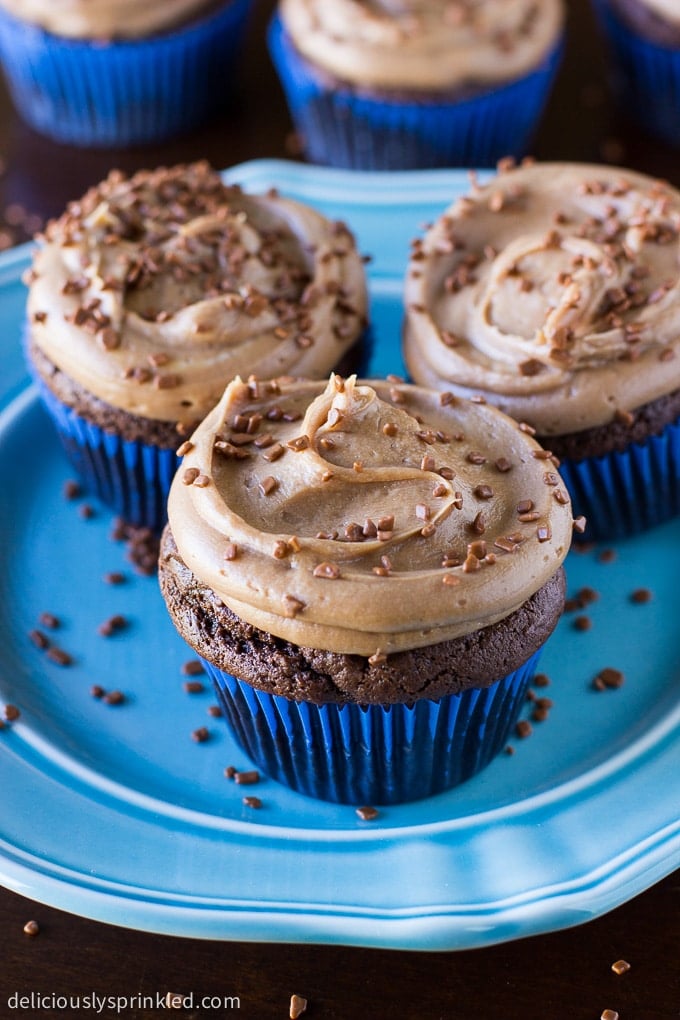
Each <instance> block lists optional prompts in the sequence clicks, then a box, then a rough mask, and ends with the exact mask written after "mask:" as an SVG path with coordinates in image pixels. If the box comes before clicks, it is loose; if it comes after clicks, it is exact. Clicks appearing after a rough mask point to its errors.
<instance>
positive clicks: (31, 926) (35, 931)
mask: <svg viewBox="0 0 680 1020" xmlns="http://www.w3.org/2000/svg"><path fill="white" fill-rule="evenodd" d="M39 934H40V925H39V924H38V922H37V921H27V922H26V924H25V925H24V935H30V936H31V938H34V937H35V936H36V935H39Z"/></svg>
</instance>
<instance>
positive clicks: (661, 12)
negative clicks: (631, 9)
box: [623, 0, 680, 28]
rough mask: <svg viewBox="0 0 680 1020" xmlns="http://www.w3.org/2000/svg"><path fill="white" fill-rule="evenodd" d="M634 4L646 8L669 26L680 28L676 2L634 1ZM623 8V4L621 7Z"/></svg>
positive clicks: (679, 14) (668, 0) (670, 0)
mask: <svg viewBox="0 0 680 1020" xmlns="http://www.w3.org/2000/svg"><path fill="white" fill-rule="evenodd" d="M635 4H637V5H639V6H641V7H642V8H645V7H646V8H647V9H648V10H649V11H651V13H652V14H655V15H656V16H657V17H659V18H663V19H664V21H667V22H668V24H669V25H675V26H676V27H678V28H680V9H678V4H677V0H635ZM623 6H624V7H625V4H624V5H623Z"/></svg>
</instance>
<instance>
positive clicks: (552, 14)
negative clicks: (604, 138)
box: [269, 0, 564, 170]
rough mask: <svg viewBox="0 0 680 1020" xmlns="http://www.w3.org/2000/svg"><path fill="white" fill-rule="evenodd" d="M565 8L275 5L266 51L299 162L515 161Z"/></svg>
mask: <svg viewBox="0 0 680 1020" xmlns="http://www.w3.org/2000/svg"><path fill="white" fill-rule="evenodd" d="M563 17H564V14H563V6H562V0H543V2H541V3H538V2H537V0H460V2H456V3H442V2H440V0H375V2H371V3H359V2H356V0H334V2H333V3H328V2H326V0H281V2H280V4H279V8H278V12H277V14H276V15H275V17H274V19H273V21H272V23H271V25H270V31H269V43H270V51H271V54H272V58H273V61H274V64H275V66H276V68H277V71H278V73H279V77H280V79H281V82H282V85H283V88H284V90H285V93H286V96H287V99H288V104H289V106H290V110H291V114H292V117H293V120H294V122H295V125H296V128H297V131H298V132H299V134H300V135H301V139H302V143H303V146H304V149H305V152H306V155H307V157H308V158H309V159H310V160H311V161H313V162H316V163H326V164H331V165H333V166H340V167H351V168H360V169H367V170H394V169H411V168H417V167H436V166H491V165H493V164H494V163H495V162H496V161H497V160H498V159H499V158H501V157H502V156H505V155H508V154H514V155H516V156H520V155H523V154H524V152H525V151H526V149H527V147H528V145H529V144H530V140H531V137H532V134H533V131H534V128H535V127H536V124H537V122H538V120H539V117H540V115H541V112H542V110H543V107H544V105H545V102H546V99H547V96H548V93H549V90H550V87H551V84H552V81H553V78H554V76H555V73H556V70H557V67H558V64H559V57H560V53H561V40H562V34H563Z"/></svg>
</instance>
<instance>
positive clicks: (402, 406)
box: [168, 376, 572, 657]
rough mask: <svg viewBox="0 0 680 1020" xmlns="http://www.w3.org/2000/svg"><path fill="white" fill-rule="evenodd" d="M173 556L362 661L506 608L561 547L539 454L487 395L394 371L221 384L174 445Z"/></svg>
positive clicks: (562, 530)
mask: <svg viewBox="0 0 680 1020" xmlns="http://www.w3.org/2000/svg"><path fill="white" fill-rule="evenodd" d="M181 452H182V453H183V454H184V455H185V456H184V463H183V465H182V466H181V467H180V469H179V472H178V474H177V476H176V478H175V481H174V482H173V485H172V489H171V493H170V499H169V505H168V514H169V522H170V527H171V529H172V534H173V536H174V539H175V542H176V544H177V548H178V550H179V554H180V556H181V558H182V560H183V562H184V563H185V564H186V566H187V567H188V569H189V570H190V571H191V572H192V573H193V574H194V575H195V577H196V578H197V579H198V581H199V582H200V583H201V584H203V585H207V586H208V587H209V588H210V589H212V590H213V591H214V592H215V593H216V595H217V596H218V598H220V599H221V600H222V602H223V603H224V604H225V605H226V606H228V607H229V608H230V609H231V610H232V611H233V612H234V613H236V615H237V616H238V617H240V618H241V619H242V620H244V621H246V622H247V623H249V624H252V625H253V626H254V627H257V628H259V629H260V630H262V631H265V632H267V633H270V634H273V635H275V636H277V637H281V638H283V639H286V640H289V641H292V642H293V643H294V644H296V645H299V646H305V647H308V648H322V649H325V650H327V651H331V652H340V653H347V654H357V655H363V656H375V655H377V656H378V657H379V656H381V655H384V654H388V653H391V652H394V651H400V650H406V649H413V648H419V647H424V646H426V645H432V644H437V643H439V642H441V641H445V640H449V639H452V638H456V637H460V636H462V635H465V634H469V633H472V632H474V631H476V630H478V629H480V628H482V627H485V626H488V625H490V624H493V623H495V622H497V621H498V620H501V619H503V618H505V617H506V616H508V615H509V614H510V613H512V612H513V611H515V610H516V609H517V608H518V607H519V606H520V605H522V604H523V603H524V602H525V601H526V600H527V599H528V598H529V597H530V596H531V595H532V594H533V593H534V592H536V591H537V590H538V589H539V588H540V587H541V586H542V585H543V584H545V582H546V581H547V580H548V579H549V578H550V577H552V575H553V574H554V573H555V572H556V571H557V570H558V568H559V566H560V564H561V563H562V561H563V560H564V558H565V556H566V554H567V551H568V548H569V543H570V538H571V530H572V518H571V507H570V504H569V498H568V496H567V494H566V492H565V490H564V488H563V486H562V483H561V481H560V478H559V476H558V475H557V473H556V472H555V470H554V466H553V464H552V463H551V462H550V461H549V460H548V459H547V458H546V455H545V454H544V451H542V450H541V448H540V447H539V446H538V445H537V444H536V443H535V442H534V440H533V439H531V437H530V436H529V435H528V434H527V433H526V432H525V431H523V430H522V429H521V428H520V427H518V425H517V423H516V422H514V421H512V420H511V419H509V418H507V417H506V416H505V415H503V414H501V413H500V412H499V411H497V410H496V409H495V408H492V407H490V406H488V405H485V404H477V403H475V402H470V401H467V400H458V399H456V398H454V397H453V396H451V395H450V394H449V395H442V394H438V393H435V392H432V391H428V390H423V389H420V388H418V387H413V386H407V385H404V384H397V383H394V382H389V381H388V382H370V383H359V382H357V381H356V378H355V377H354V376H352V377H350V378H349V379H347V380H343V379H341V378H340V377H339V376H332V377H331V379H330V381H329V382H328V383H327V384H323V383H320V382H309V381H303V380H292V381H286V380H279V381H270V382H255V381H251V382H250V383H244V382H242V381H241V380H240V379H237V380H234V381H233V382H232V383H230V385H229V386H228V387H227V389H226V391H225V393H224V396H223V398H222V400H221V401H220V403H219V405H218V406H217V407H216V408H215V409H214V410H213V411H212V412H211V413H210V415H209V416H208V417H207V418H206V420H205V421H204V422H203V423H202V424H201V425H200V426H199V428H198V429H197V431H196V432H195V433H194V435H193V437H192V439H191V440H190V441H189V442H188V443H187V444H186V446H185V447H184V448H183V449H182V450H181Z"/></svg>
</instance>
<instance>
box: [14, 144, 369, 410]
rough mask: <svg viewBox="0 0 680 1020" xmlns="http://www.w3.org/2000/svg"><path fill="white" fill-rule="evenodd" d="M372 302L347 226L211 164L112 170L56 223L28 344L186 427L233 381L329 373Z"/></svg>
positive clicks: (91, 382) (107, 396)
mask: <svg viewBox="0 0 680 1020" xmlns="http://www.w3.org/2000/svg"><path fill="white" fill-rule="evenodd" d="M366 306H367V296H366V282H365V275H364V270H363V264H362V262H361V259H360V257H359V255H358V253H357V250H356V247H355V244H354V239H353V237H352V235H351V234H350V232H349V231H348V230H347V228H346V227H345V226H344V225H343V224H340V223H332V222H331V221H329V220H328V219H326V218H325V217H324V216H322V215H321V214H320V213H318V212H316V211H315V210H313V209H311V208H310V207H308V206H305V205H302V204H301V203H299V202H294V201H292V200H290V199H286V198H282V197H281V196H279V195H278V194H276V193H274V192H271V193H268V194H266V195H249V194H245V193H244V192H242V191H241V190H240V188H238V187H236V186H227V185H225V184H223V182H222V181H221V179H220V177H219V175H218V174H217V173H215V172H214V171H213V170H211V169H210V167H209V166H208V165H207V164H205V163H195V164H192V165H190V166H178V167H174V168H172V169H164V168H162V169H160V170H157V171H154V172H148V171H143V172H140V173H138V174H136V175H135V176H134V177H132V178H130V179H127V178H125V177H124V176H123V175H122V174H120V173H117V172H116V173H113V174H111V175H110V176H109V177H108V178H107V180H106V181H104V182H103V183H102V184H100V185H99V186H98V187H96V188H94V189H92V190H91V191H90V192H89V193H88V194H87V195H86V196H85V197H84V198H83V199H82V201H80V202H77V203H74V204H72V205H71V206H70V207H69V209H68V210H67V212H66V213H65V214H64V215H63V216H62V217H61V218H60V219H58V220H56V221H55V222H53V223H51V224H50V226H49V227H48V229H47V232H46V236H45V239H44V241H43V243H42V244H41V246H40V248H39V249H38V251H37V252H36V255H35V258H34V265H33V273H32V276H31V285H30V293H29V300H28V311H29V319H30V322H31V332H32V337H33V339H34V341H35V343H36V344H37V345H38V346H39V347H40V348H41V350H42V351H43V352H44V353H45V354H46V355H47V357H48V358H49V359H50V360H51V361H52V362H53V363H54V364H55V365H57V367H58V368H60V369H61V370H62V371H63V372H65V373H66V374H67V375H69V376H70V377H71V378H73V379H75V380H76V381H77V382H78V383H80V384H81V385H82V386H84V387H85V388H86V389H87V390H89V391H90V392H91V393H93V394H94V395H95V396H97V397H99V398H100V399H101V400H103V401H105V402H106V403H108V404H110V405H112V406H113V407H116V408H121V409H123V410H125V411H129V412H131V413H133V414H136V415H141V416H142V417H146V418H153V419H156V420H161V421H169V422H174V421H177V422H181V423H184V424H186V423H189V424H191V423H194V422H196V421H198V420H200V419H201V418H202V417H203V416H204V415H205V414H207V412H208V411H209V410H210V408H211V407H212V406H213V405H214V404H215V403H216V402H217V400H218V399H219V397H220V396H221V394H222V392H223V390H224V387H225V385H226V383H227V382H228V381H229V380H230V379H232V378H233V377H234V376H235V375H237V374H242V375H245V376H247V375H249V374H251V373H256V374H265V375H279V374H282V373H284V374H285V373H290V372H295V373H296V374H300V375H308V376H310V377H312V378H318V377H320V376H325V375H327V373H328V372H329V370H330V369H331V368H333V367H335V365H337V363H338V361H339V360H340V358H341V357H342V355H343V354H344V353H345V352H346V351H347V350H348V349H349V348H350V347H351V346H352V345H353V344H354V343H355V342H356V340H357V338H358V336H359V335H360V333H361V331H362V329H363V328H364V325H365V321H366V320H365V315H366Z"/></svg>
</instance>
